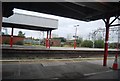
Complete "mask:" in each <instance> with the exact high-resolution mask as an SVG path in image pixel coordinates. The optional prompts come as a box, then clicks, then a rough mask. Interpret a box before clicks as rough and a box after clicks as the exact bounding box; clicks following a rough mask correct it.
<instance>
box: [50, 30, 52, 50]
mask: <svg viewBox="0 0 120 81" xmlns="http://www.w3.org/2000/svg"><path fill="white" fill-rule="evenodd" d="M51 32H52V30H50V35H49V48H50V43H51Z"/></svg>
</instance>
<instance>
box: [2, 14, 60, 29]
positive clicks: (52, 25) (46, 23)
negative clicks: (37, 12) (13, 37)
mask: <svg viewBox="0 0 120 81" xmlns="http://www.w3.org/2000/svg"><path fill="white" fill-rule="evenodd" d="M2 26H3V27H13V28H22V29H30V30H41V31H47V30H54V29H57V28H58V20H57V19H51V18H45V17H38V16H32V15H26V14H20V13H14V15H12V16H10V17H9V18H3V24H2Z"/></svg>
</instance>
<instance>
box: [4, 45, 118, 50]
mask: <svg viewBox="0 0 120 81" xmlns="http://www.w3.org/2000/svg"><path fill="white" fill-rule="evenodd" d="M2 48H10V45H2ZM12 49H40V50H92V51H97V50H98V51H104V49H103V48H85V47H77V48H76V49H74V47H50V48H46V47H45V46H23V45H13V47H12ZM108 50H110V51H116V49H108Z"/></svg>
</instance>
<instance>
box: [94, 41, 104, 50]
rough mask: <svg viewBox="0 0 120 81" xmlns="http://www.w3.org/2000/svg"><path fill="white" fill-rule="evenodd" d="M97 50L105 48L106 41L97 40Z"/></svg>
mask: <svg viewBox="0 0 120 81" xmlns="http://www.w3.org/2000/svg"><path fill="white" fill-rule="evenodd" d="M94 45H95V48H104V41H103V40H95V43H94Z"/></svg>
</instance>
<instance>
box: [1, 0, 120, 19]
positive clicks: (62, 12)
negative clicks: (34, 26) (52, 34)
mask: <svg viewBox="0 0 120 81" xmlns="http://www.w3.org/2000/svg"><path fill="white" fill-rule="evenodd" d="M66 1H67V2H31V3H30V2H19V3H18V2H9V3H8V2H3V3H2V10H3V16H5V17H7V16H10V15H11V14H13V12H12V10H13V8H18V9H24V10H29V11H35V12H40V13H46V14H52V15H57V16H62V17H68V18H73V19H77V20H83V21H94V20H98V19H105V18H107V17H108V16H110V17H113V16H118V15H120V2H119V0H117V2H74V1H72V2H68V1H69V0H66ZM70 1H71V0H70ZM106 1H107V0H106ZM108 1H109V0H108Z"/></svg>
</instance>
